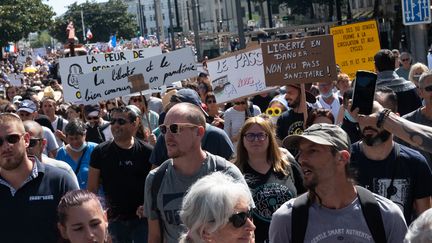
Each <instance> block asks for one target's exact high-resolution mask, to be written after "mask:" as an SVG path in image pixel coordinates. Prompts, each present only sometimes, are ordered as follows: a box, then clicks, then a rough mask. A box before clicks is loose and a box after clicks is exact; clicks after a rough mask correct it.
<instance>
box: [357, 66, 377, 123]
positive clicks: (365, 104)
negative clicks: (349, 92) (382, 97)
mask: <svg viewBox="0 0 432 243" xmlns="http://www.w3.org/2000/svg"><path fill="white" fill-rule="evenodd" d="M376 81H377V75H376V74H375V73H373V72H369V71H357V73H356V78H355V85H354V90H353V100H352V106H351V111H353V110H354V109H355V108H357V107H358V108H359V114H363V115H370V114H371V113H372V105H373V101H374V97H375V88H376Z"/></svg>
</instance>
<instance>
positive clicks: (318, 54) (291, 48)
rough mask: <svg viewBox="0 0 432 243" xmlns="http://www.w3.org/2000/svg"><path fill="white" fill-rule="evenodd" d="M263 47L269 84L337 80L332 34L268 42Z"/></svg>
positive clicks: (267, 82) (265, 72)
mask: <svg viewBox="0 0 432 243" xmlns="http://www.w3.org/2000/svg"><path fill="white" fill-rule="evenodd" d="M261 49H262V53H263V60H264V74H265V80H266V84H267V85H268V86H270V85H287V84H290V83H311V82H325V81H332V80H336V64H335V58H334V51H333V38H332V36H331V35H322V36H312V37H305V38H301V39H291V40H283V41H274V42H265V43H262V44H261Z"/></svg>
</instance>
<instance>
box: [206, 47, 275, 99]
mask: <svg viewBox="0 0 432 243" xmlns="http://www.w3.org/2000/svg"><path fill="white" fill-rule="evenodd" d="M207 66H208V71H209V74H210V78H211V80H212V87H213V93H214V94H215V97H216V102H217V103H219V104H220V103H224V102H227V101H231V100H234V99H237V98H240V97H244V96H250V95H254V94H257V93H262V92H265V91H266V90H269V91H270V90H272V89H271V88H267V86H266V83H265V80H264V69H263V60H262V52H261V49H260V48H258V49H257V48H255V49H252V50H247V51H242V52H237V53H236V54H233V55H230V56H228V57H225V58H218V59H216V60H209V61H208V63H207Z"/></svg>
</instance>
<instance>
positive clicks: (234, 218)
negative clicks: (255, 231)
mask: <svg viewBox="0 0 432 243" xmlns="http://www.w3.org/2000/svg"><path fill="white" fill-rule="evenodd" d="M247 219H252V209H249V210H248V211H247V212H240V213H236V214H233V215H231V217H230V218H229V220H228V221H229V222H231V223H232V224H233V226H234V227H236V228H240V227H242V226H243V225H245V224H246V221H247Z"/></svg>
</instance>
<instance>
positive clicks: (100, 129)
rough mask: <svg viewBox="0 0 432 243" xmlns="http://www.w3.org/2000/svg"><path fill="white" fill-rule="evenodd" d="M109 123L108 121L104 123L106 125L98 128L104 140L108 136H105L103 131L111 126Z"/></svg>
mask: <svg viewBox="0 0 432 243" xmlns="http://www.w3.org/2000/svg"><path fill="white" fill-rule="evenodd" d="M109 125H110V124H109V123H106V124H104V125H102V126H99V127H98V128H97V129H98V132H99V135H100V137H101V138H102V140H103V141H106V138H105V134H104V133H103V131H104V130H105V129H107V128H108V127H109Z"/></svg>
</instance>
